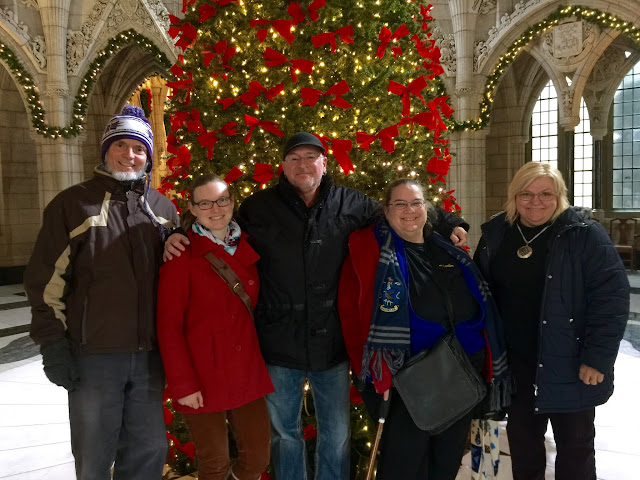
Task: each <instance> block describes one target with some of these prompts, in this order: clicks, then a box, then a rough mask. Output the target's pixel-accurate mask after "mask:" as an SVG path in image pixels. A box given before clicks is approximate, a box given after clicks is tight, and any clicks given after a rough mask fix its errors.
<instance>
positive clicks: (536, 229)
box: [475, 162, 629, 480]
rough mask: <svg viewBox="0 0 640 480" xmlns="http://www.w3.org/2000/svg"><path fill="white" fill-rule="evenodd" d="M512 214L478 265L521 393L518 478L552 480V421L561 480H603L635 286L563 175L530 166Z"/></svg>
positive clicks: (515, 453) (497, 225) (505, 215)
mask: <svg viewBox="0 0 640 480" xmlns="http://www.w3.org/2000/svg"><path fill="white" fill-rule="evenodd" d="M507 196H508V199H507V202H506V205H505V210H506V211H505V212H502V213H501V214H498V215H496V216H495V217H493V218H492V219H491V220H489V222H487V223H485V224H484V225H483V226H482V233H483V235H482V238H481V239H480V244H479V245H478V249H477V250H476V254H475V260H476V262H477V263H478V265H479V267H480V270H481V271H482V273H483V275H484V276H485V278H486V279H487V281H488V282H489V284H490V287H491V291H492V292H493V295H494V297H495V299H496V303H497V305H498V310H499V311H500V315H501V316H502V318H503V320H504V323H505V328H506V334H507V350H508V352H509V356H510V360H511V366H512V370H513V375H514V378H515V382H516V385H515V387H516V391H515V395H514V396H513V399H512V404H511V407H510V408H509V410H508V423H507V434H508V438H509V448H510V451H511V461H512V468H513V478H514V479H515V480H522V479H526V480H538V479H540V480H543V479H544V478H545V466H546V456H545V448H544V434H545V432H546V430H547V424H548V423H549V421H550V422H551V425H552V426H553V433H554V437H555V443H556V447H557V456H556V463H555V473H556V479H557V480H569V479H571V480H574V479H578V478H579V479H581V480H596V468H595V451H594V437H595V428H594V418H595V407H596V406H597V405H601V404H603V403H605V402H606V401H607V400H608V399H609V397H610V396H611V394H612V393H613V364H614V362H615V359H616V355H617V353H618V346H619V344H620V340H621V338H622V335H623V333H624V329H625V325H626V322H627V318H628V316H629V282H628V279H627V276H626V274H625V270H624V266H623V264H622V261H621V260H620V257H619V255H618V253H617V252H616V250H615V248H614V247H613V244H612V243H611V240H610V239H609V236H608V235H607V233H606V231H605V230H604V228H603V227H602V226H601V225H600V224H599V223H598V222H596V221H594V220H592V219H591V218H590V214H589V212H586V211H585V210H584V209H579V208H576V207H570V206H569V202H568V200H567V187H566V186H565V183H564V180H563V178H562V174H561V173H560V172H559V171H558V170H557V169H555V168H553V167H552V166H551V165H549V164H545V163H537V162H531V163H527V164H525V165H524V166H523V167H522V168H520V170H518V172H517V173H516V174H515V176H514V178H513V180H512V182H511V184H510V186H509V190H508V194H507Z"/></svg>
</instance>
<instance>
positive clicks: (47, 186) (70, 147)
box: [34, 134, 84, 211]
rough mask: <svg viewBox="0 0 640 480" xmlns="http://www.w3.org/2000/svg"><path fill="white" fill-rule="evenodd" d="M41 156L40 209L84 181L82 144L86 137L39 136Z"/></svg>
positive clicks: (39, 162)
mask: <svg viewBox="0 0 640 480" xmlns="http://www.w3.org/2000/svg"><path fill="white" fill-rule="evenodd" d="M34 136H35V137H36V138H35V143H36V151H37V156H38V191H39V193H40V210H41V211H42V210H44V207H45V206H46V205H47V204H48V203H49V202H50V201H51V200H52V199H53V197H55V196H56V195H57V194H58V193H59V192H61V191H62V190H64V189H65V188H67V187H70V186H71V185H75V184H76V183H80V182H81V181H82V180H84V166H83V164H82V155H81V152H80V146H79V145H80V144H81V142H82V140H83V139H82V137H74V138H67V139H64V141H62V140H61V139H59V138H58V139H53V138H50V137H43V136H40V135H35V134H34Z"/></svg>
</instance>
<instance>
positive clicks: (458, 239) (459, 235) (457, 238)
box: [165, 227, 467, 248]
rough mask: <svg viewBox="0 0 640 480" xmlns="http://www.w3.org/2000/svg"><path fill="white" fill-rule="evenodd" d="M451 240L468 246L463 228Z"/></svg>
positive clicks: (456, 229) (456, 230)
mask: <svg viewBox="0 0 640 480" xmlns="http://www.w3.org/2000/svg"><path fill="white" fill-rule="evenodd" d="M450 238H451V241H452V242H453V244H454V245H455V246H456V247H465V246H466V245H467V231H466V230H465V229H464V228H462V227H455V228H454V229H453V231H452V232H451V237H450ZM165 248H166V247H165Z"/></svg>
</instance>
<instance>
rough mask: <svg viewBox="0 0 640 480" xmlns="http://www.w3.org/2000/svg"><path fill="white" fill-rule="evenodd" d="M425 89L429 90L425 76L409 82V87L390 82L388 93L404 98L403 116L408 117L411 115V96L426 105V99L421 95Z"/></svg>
mask: <svg viewBox="0 0 640 480" xmlns="http://www.w3.org/2000/svg"><path fill="white" fill-rule="evenodd" d="M425 88H427V81H426V80H425V78H424V76H423V75H420V76H419V77H418V78H416V79H415V80H412V81H411V82H409V85H407V86H406V87H405V86H404V85H402V84H401V83H398V82H395V81H393V80H389V88H388V92H389V93H393V94H394V95H401V96H402V116H403V117H406V116H407V115H409V114H410V113H411V98H410V97H409V95H415V96H416V97H418V98H419V99H420V100H422V103H425V100H424V97H423V96H422V94H421V93H420V92H422V90H424V89H425Z"/></svg>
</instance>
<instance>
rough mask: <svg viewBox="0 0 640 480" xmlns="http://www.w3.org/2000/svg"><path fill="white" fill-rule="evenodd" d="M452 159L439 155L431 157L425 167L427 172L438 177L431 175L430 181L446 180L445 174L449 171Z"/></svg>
mask: <svg viewBox="0 0 640 480" xmlns="http://www.w3.org/2000/svg"><path fill="white" fill-rule="evenodd" d="M450 164H451V159H449V160H445V159H442V158H438V157H431V158H430V159H429V161H428V162H427V166H426V167H425V169H426V170H427V172H430V173H433V174H434V175H436V177H435V178H434V177H429V183H436V182H437V181H440V182H444V181H445V179H444V177H445V175H446V174H447V173H449V165H450Z"/></svg>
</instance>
